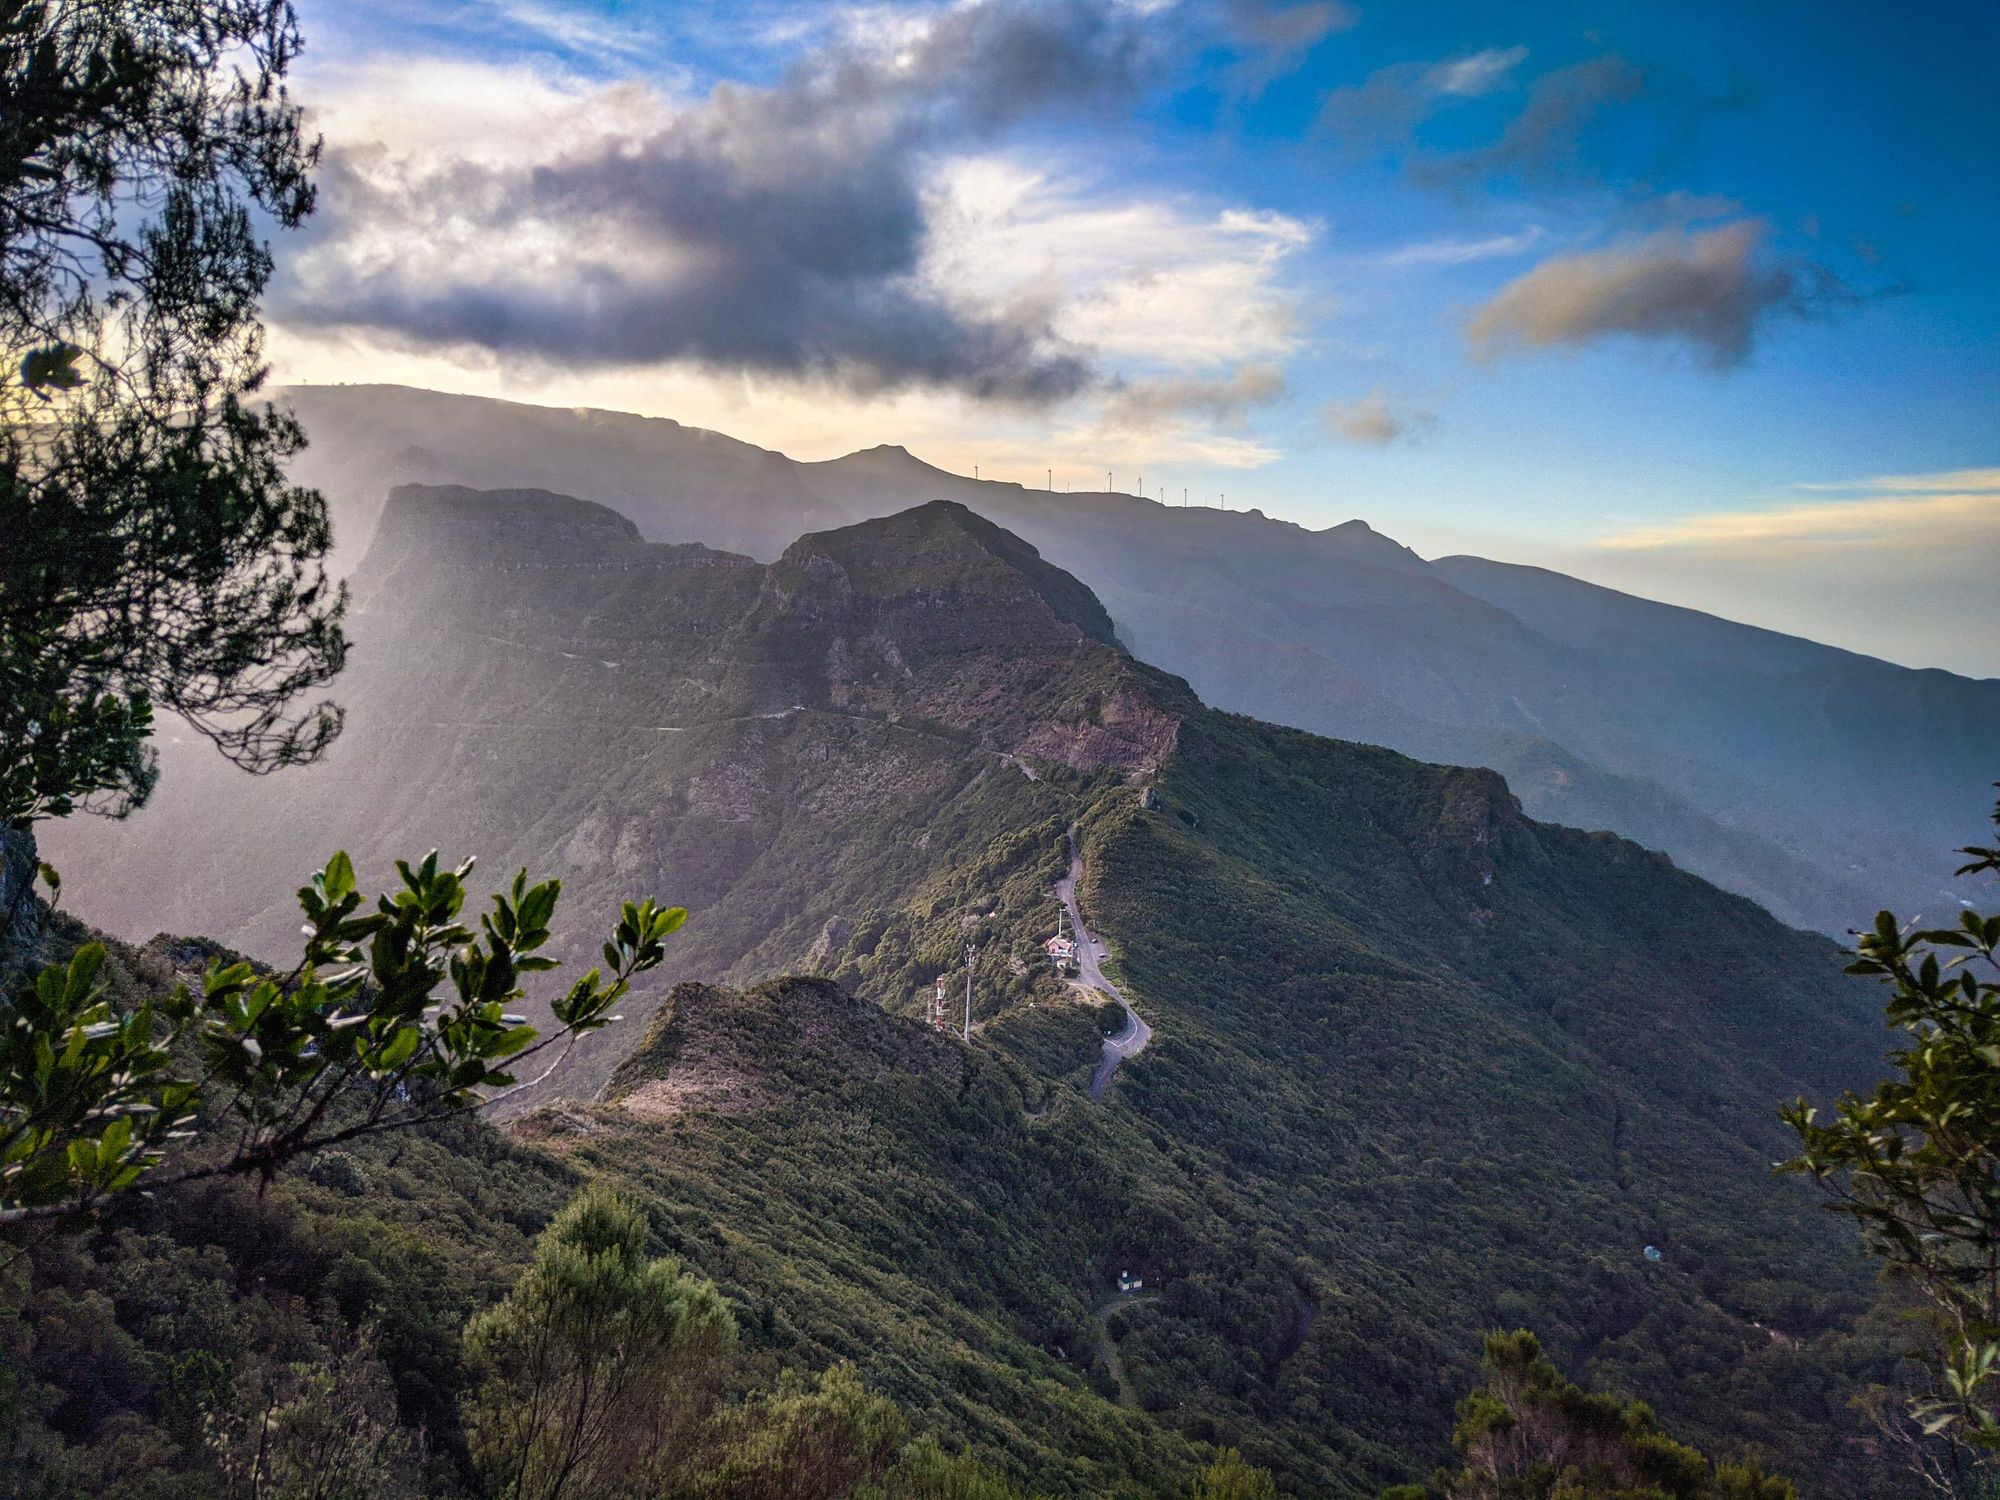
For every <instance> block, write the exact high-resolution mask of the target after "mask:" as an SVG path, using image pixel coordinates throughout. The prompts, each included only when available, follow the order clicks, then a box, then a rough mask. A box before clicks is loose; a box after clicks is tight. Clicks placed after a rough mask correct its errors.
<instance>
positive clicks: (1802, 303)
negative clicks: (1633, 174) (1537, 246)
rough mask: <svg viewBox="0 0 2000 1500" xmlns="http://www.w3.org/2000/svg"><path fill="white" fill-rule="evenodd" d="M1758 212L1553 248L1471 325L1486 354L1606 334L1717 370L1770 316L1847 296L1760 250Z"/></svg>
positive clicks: (1744, 350)
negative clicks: (1613, 242) (1561, 250)
mask: <svg viewBox="0 0 2000 1500" xmlns="http://www.w3.org/2000/svg"><path fill="white" fill-rule="evenodd" d="M1765 235H1766V226H1765V225H1764V224H1762V223H1761V222H1759V221H1757V220H1754V219H1745V220H1741V221H1739V222H1737V223H1734V224H1723V225H1719V226H1717V227H1716V228H1713V229H1708V230H1702V231H1698V232H1688V231H1684V230H1673V229H1667V230H1661V231H1660V232H1658V233H1656V234H1653V235H1650V236H1648V237H1646V238H1645V239H1643V240H1640V241H1638V242H1636V243H1634V244H1630V245H1624V246H1617V247H1613V248H1610V249H1603V250H1590V251H1584V252H1581V253H1579V254H1573V255H1558V256H1555V257H1553V258H1551V259H1549V260H1546V261H1544V262H1542V264H1541V265H1539V266H1537V267H1535V269H1534V270H1532V271H1530V272H1528V273H1527V274H1526V275H1525V276H1522V277H1520V278H1518V279H1517V280H1515V281H1512V282H1510V283H1509V284H1508V285H1507V286H1505V287H1503V288H1502V289H1501V291H1500V293H1499V295H1498V296H1496V297H1494V298H1493V300H1492V301H1490V302H1488V303H1487V304H1486V305H1485V306H1484V307H1482V308H1480V309H1479V311H1478V312H1477V313H1476V314H1475V315H1474V317H1473V319H1472V322H1471V324H1470V325H1469V327H1468V329H1467V336H1468V338H1469V339H1470V341H1471V344H1472V348H1473V352H1474V353H1476V354H1478V355H1480V356H1481V357H1482V358H1491V357H1493V356H1495V355H1498V354H1504V353H1508V352H1510V351H1514V350H1520V349H1546V348H1555V347H1563V346H1568V347H1572V348H1574V347H1580V346H1582V345H1585V344H1590V343H1595V342H1597V341H1598V340H1600V339H1604V338H1610V337H1617V336H1623V337H1629V338H1639V339H1649V340H1655V341H1661V342H1668V343H1676V344H1679V345H1681V346H1683V347H1685V348H1688V349H1690V350H1692V351H1693V352H1694V353H1695V354H1696V355H1697V356H1699V357H1700V358H1701V359H1703V360H1704V361H1705V362H1706V363H1708V364H1710V365H1712V366H1714V367H1715V368H1717V369H1719V370H1727V369H1730V368H1733V367H1734V366H1736V365H1739V364H1741V363H1742V362H1743V360H1744V359H1745V358H1747V357H1748V355H1749V354H1750V351H1751V348H1752V346H1753V344H1754V343H1755V340H1756V336H1757V333H1758V330H1759V329H1760V328H1761V327H1762V326H1763V325H1764V324H1765V323H1766V322H1768V321H1769V320H1770V319H1771V318H1773V317H1777V316H1781V315H1785V314H1792V315H1808V314H1812V313H1816V312H1820V311H1823V310H1825V309H1826V308H1828V307H1829V306H1831V305H1833V304H1835V303H1837V302H1840V301H1843V300H1848V298H1847V294H1846V293H1845V291H1844V289H1843V288H1841V287H1840V286H1839V284H1838V283H1837V282H1835V281H1833V280H1832V278H1831V277H1830V276H1829V275H1828V274H1827V273H1826V272H1824V271H1823V270H1820V269H1819V268H1816V267H1813V266H1809V265H1806V264H1803V263H1797V262H1793V263H1786V262H1782V261H1779V260H1776V259H1774V258H1772V257H1771V256H1769V255H1768V254H1766V253H1765V252H1764V248H1763V244H1764V239H1765Z"/></svg>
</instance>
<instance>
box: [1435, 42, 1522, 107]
mask: <svg viewBox="0 0 2000 1500" xmlns="http://www.w3.org/2000/svg"><path fill="white" fill-rule="evenodd" d="M1527 56H1528V49H1527V48H1526V47H1488V48H1487V49H1486V50H1485V51H1484V52H1474V53H1471V54H1470V55H1468V56H1465V57H1454V58H1452V59H1451V60H1450V61H1449V62H1441V63H1437V64H1435V65H1434V66H1433V67H1432V68H1431V69H1430V70H1429V71H1428V72H1427V73H1426V74H1425V75H1424V83H1425V86H1427V87H1428V88H1429V90H1430V91H1431V92H1432V93H1436V94H1453V95H1457V96H1458V97H1460V98H1473V97H1475V96H1477V95H1480V94H1490V93H1491V92H1493V90H1494V89H1497V88H1499V87H1500V86H1501V85H1502V84H1503V83H1505V82H1506V81H1507V75H1508V74H1510V73H1512V72H1513V71H1514V69H1515V68H1517V67H1519V66H1520V65H1521V63H1522V62H1523V61H1524V60H1525V59H1526V58H1527Z"/></svg>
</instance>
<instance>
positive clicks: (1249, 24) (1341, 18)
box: [1220, 0, 1361, 94]
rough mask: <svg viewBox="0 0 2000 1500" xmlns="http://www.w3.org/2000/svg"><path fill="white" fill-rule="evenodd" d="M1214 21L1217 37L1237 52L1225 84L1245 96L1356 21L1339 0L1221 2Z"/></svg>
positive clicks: (1350, 9) (1355, 14)
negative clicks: (1218, 27)
mask: <svg viewBox="0 0 2000 1500" xmlns="http://www.w3.org/2000/svg"><path fill="white" fill-rule="evenodd" d="M1220 16H1221V23H1222V25H1221V29H1222V34H1223V36H1224V37H1225V38H1226V40H1227V41H1228V42H1229V43H1231V44H1233V45H1234V46H1236V47H1238V48H1240V49H1241V51H1242V56H1241V57H1239V59H1238V60H1237V62H1236V64H1235V66H1234V67H1233V68H1232V69H1231V70H1230V82H1231V84H1232V85H1233V86H1234V87H1235V88H1236V89H1237V90H1238V91H1239V92H1242V93H1246V94H1255V93H1258V92H1260V91H1262V90H1263V89H1264V88H1266V87H1267V86H1268V85H1269V84H1271V83H1272V82H1273V81H1274V80H1275V79H1278V78H1282V77H1283V76H1284V75H1285V74H1287V73H1289V72H1291V71H1292V70H1293V69H1294V68H1296V67H1297V66H1298V65H1299V64H1300V63H1301V62H1303V61H1304V60H1305V58H1306V55H1307V54H1308V53H1310V52H1311V51H1312V50H1313V48H1315V47H1317V46H1318V45H1319V44H1320V43H1321V42H1323V41H1325V40H1326V39H1327V38H1328V37H1330V36H1333V35H1334V34H1335V33H1337V32H1342V31H1346V30H1348V29H1350V28H1351V27H1353V26H1354V25H1355V23H1356V22H1358V21H1359V20H1360V19H1361V17H1360V14H1359V12H1357V11H1356V10H1355V9H1354V7H1353V6H1351V5H1348V4H1346V3H1344V0H1223V3H1222V6H1221V12H1220Z"/></svg>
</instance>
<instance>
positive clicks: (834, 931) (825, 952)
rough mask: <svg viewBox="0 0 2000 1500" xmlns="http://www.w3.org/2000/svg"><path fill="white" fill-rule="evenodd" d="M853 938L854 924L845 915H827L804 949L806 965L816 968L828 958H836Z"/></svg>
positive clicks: (844, 950) (845, 949) (843, 951)
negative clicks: (816, 933) (817, 933)
mask: <svg viewBox="0 0 2000 1500" xmlns="http://www.w3.org/2000/svg"><path fill="white" fill-rule="evenodd" d="M853 940H854V924H853V923H852V922H850V921H848V920H847V918H845V917H828V918H827V919H826V925H825V926H824V927H822V928H821V929H820V930H819V936H818V937H816V938H814V939H813V945H812V946H811V947H810V948H808V949H806V960H805V961H806V967H808V968H810V969H814V970H818V969H819V968H820V967H821V966H822V965H824V964H825V963H826V961H827V960H828V959H830V958H838V957H840V955H841V954H843V953H845V952H846V951H847V945H848V944H849V943H850V942H852V941H853Z"/></svg>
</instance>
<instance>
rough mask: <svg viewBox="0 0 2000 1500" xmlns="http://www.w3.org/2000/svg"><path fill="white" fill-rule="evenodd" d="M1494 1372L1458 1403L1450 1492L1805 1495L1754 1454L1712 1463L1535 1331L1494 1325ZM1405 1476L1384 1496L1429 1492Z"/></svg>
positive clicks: (1519, 1498)
mask: <svg viewBox="0 0 2000 1500" xmlns="http://www.w3.org/2000/svg"><path fill="white" fill-rule="evenodd" d="M1483 1369H1484V1372H1485V1376H1486V1380H1485V1383H1484V1384H1483V1385H1481V1386H1480V1387H1479V1388H1478V1389H1477V1390H1475V1391H1473V1392H1472V1394H1471V1395H1469V1396H1467V1397H1466V1398H1465V1399H1464V1400H1463V1401H1461V1402H1459V1404H1458V1425H1457V1427H1456V1429H1455V1430H1454V1431H1453V1433H1452V1442H1453V1444H1454V1445H1455V1446H1456V1447H1457V1448H1458V1450H1459V1454H1460V1456H1461V1458H1462V1460H1463V1462H1462V1463H1461V1465H1460V1467H1459V1468H1457V1469H1455V1470H1452V1471H1449V1472H1447V1473H1443V1474H1440V1475H1439V1476H1438V1478H1437V1480H1436V1482H1435V1490H1436V1492H1438V1493H1441V1494H1443V1495H1444V1496H1446V1497H1447V1500H1798V1491H1797V1490H1796V1489H1795V1488H1794V1487H1793V1486H1792V1485H1791V1484H1790V1483H1789V1482H1788V1481H1786V1480H1783V1479H1777V1478H1774V1477H1772V1476H1771V1475H1769V1474H1766V1473H1765V1472H1764V1470H1763V1468H1762V1466H1761V1465H1759V1464H1758V1463H1756V1462H1755V1461H1754V1460H1748V1461H1745V1462H1741V1463H1723V1464H1712V1463H1711V1462H1710V1461H1709V1460H1708V1459H1706V1458H1704V1457H1703V1456H1702V1455H1701V1454H1700V1453H1698V1452H1697V1451H1695V1450H1694V1449H1693V1448H1690V1447H1688V1446H1687V1445H1686V1444H1684V1443H1678V1442H1675V1441H1674V1440H1673V1439H1672V1438H1671V1437H1669V1436H1668V1435H1667V1434H1666V1433H1664V1432H1662V1431H1661V1430H1660V1426H1659V1422H1658V1420H1657V1419H1656V1418H1655V1417H1654V1415H1653V1412H1652V1409H1651V1408H1650V1407H1648V1406H1646V1405H1645V1404H1644V1403H1643V1402H1637V1401H1622V1400H1620V1399H1619V1398H1618V1397H1616V1396H1608V1395H1600V1394H1596V1393H1593V1392H1590V1391H1586V1390H1584V1389H1583V1388H1582V1387H1581V1386H1579V1385H1577V1384H1576V1383H1575V1382H1574V1381H1572V1380H1569V1379H1568V1378H1566V1377H1565V1376H1564V1375H1563V1374H1562V1373H1561V1372H1560V1371H1558V1370H1557V1369H1556V1367H1555V1366H1554V1365H1553V1364H1551V1363H1550V1362H1549V1361H1548V1360H1547V1359H1545V1358H1543V1356H1542V1347H1541V1344H1540V1343H1539V1342H1538V1341H1537V1340H1536V1338H1535V1336H1534V1335H1533V1334H1532V1333H1527V1332H1525V1331H1516V1332H1513V1333H1490V1334H1488V1335H1487V1336H1486V1358H1485V1363H1484V1366H1483ZM1430 1493H1432V1490H1429V1489H1426V1488H1425V1487H1424V1486H1422V1485H1399V1486H1397V1487H1396V1488H1394V1489H1391V1490H1388V1491H1385V1492H1384V1495H1383V1500H1424V1497H1425V1496H1427V1495H1429V1494H1430Z"/></svg>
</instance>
